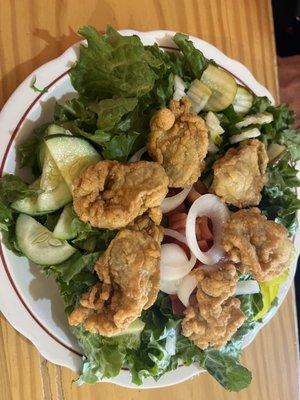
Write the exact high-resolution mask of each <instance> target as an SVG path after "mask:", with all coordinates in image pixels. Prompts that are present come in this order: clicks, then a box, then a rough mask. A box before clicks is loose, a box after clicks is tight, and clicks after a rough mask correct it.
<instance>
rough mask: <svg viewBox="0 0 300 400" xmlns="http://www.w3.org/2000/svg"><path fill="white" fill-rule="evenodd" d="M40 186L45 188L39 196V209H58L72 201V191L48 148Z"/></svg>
mask: <svg viewBox="0 0 300 400" xmlns="http://www.w3.org/2000/svg"><path fill="white" fill-rule="evenodd" d="M40 188H41V189H42V190H44V192H43V193H41V194H40V195H39V197H38V200H37V202H38V209H39V211H42V212H44V211H47V210H58V209H59V208H61V207H63V206H64V205H66V204H67V203H70V201H72V193H71V191H70V190H69V187H68V185H67V184H66V182H65V180H64V178H63V177H62V175H61V173H60V172H59V169H58V168H57V166H56V164H55V162H54V160H53V158H52V156H51V154H50V152H49V150H48V148H46V152H45V160H44V166H43V172H42V176H41V183H40Z"/></svg>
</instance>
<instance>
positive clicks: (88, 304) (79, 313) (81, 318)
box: [69, 217, 163, 336]
mask: <svg viewBox="0 0 300 400" xmlns="http://www.w3.org/2000/svg"><path fill="white" fill-rule="evenodd" d="M142 218H144V219H143V220H142ZM162 237H163V232H162V228H161V227H158V226H156V225H155V224H154V223H153V222H152V221H151V220H149V218H148V217H140V220H139V221H138V222H137V224H134V225H132V226H131V227H128V228H126V229H122V230H120V232H119V233H118V234H117V236H116V237H115V238H114V239H113V240H112V242H111V243H110V245H109V247H108V248H107V250H106V251H105V253H104V254H103V255H102V256H101V257H100V258H99V260H98V261H97V262H96V264H95V270H96V272H97V274H98V277H99V281H100V282H99V283H98V284H96V285H94V286H93V287H92V288H91V289H90V291H89V292H88V293H86V294H84V295H83V296H82V298H81V301H80V304H81V306H80V307H78V308H77V309H75V310H74V311H73V313H72V314H71V315H70V317H69V323H70V324H71V325H78V324H80V323H83V324H84V326H85V328H86V329H87V330H88V331H90V332H92V333H99V334H101V335H104V336H111V335H113V334H116V333H119V332H122V331H124V330H125V329H127V328H128V326H129V325H130V324H131V322H133V321H134V320H135V319H136V318H138V317H139V316H140V315H141V312H142V310H143V309H146V308H148V307H150V306H151V305H152V304H153V303H154V301H155V300H156V297H157V293H158V290H159V263H160V242H161V240H162Z"/></svg>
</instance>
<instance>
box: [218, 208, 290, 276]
mask: <svg viewBox="0 0 300 400" xmlns="http://www.w3.org/2000/svg"><path fill="white" fill-rule="evenodd" d="M222 243H223V246H224V249H225V251H227V252H228V254H229V257H230V260H231V261H233V262H235V263H238V264H239V266H240V268H241V270H243V271H249V272H251V274H252V276H253V277H254V278H255V279H257V280H258V281H268V280H270V279H272V278H274V277H276V276H278V275H280V274H281V272H282V271H284V270H285V269H287V268H288V267H289V266H290V265H291V262H292V260H293V257H294V246H293V244H292V242H291V241H290V240H289V238H288V233H287V230H286V229H285V227H284V226H283V225H281V224H277V223H276V222H274V221H269V220H267V218H266V217H265V216H263V215H261V212H260V210H259V209H258V208H251V209H248V210H240V211H238V212H236V213H233V214H232V215H231V217H230V220H229V221H228V222H227V224H226V225H225V227H224V230H223V238H222Z"/></svg>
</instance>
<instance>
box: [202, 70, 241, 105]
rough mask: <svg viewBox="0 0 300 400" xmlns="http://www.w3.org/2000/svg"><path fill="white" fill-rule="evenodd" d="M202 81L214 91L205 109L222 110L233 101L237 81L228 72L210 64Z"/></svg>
mask: <svg viewBox="0 0 300 400" xmlns="http://www.w3.org/2000/svg"><path fill="white" fill-rule="evenodd" d="M201 82H202V83H204V84H205V85H206V86H208V87H209V88H210V89H211V91H212V95H211V96H210V98H209V99H208V102H207V103H206V105H205V107H204V109H205V110H207V111H222V110H225V108H227V107H228V106H230V104H231V103H232V102H233V100H234V98H235V95H236V91H237V83H236V81H235V79H234V78H233V76H232V75H230V74H229V73H228V72H226V71H224V70H223V69H221V68H218V67H215V66H214V65H212V64H209V66H208V67H207V68H206V70H205V71H204V72H203V74H202V76H201Z"/></svg>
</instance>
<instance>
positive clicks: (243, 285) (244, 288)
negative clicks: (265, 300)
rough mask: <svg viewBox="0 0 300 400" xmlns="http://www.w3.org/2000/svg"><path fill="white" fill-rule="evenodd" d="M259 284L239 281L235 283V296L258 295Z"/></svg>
mask: <svg viewBox="0 0 300 400" xmlns="http://www.w3.org/2000/svg"><path fill="white" fill-rule="evenodd" d="M259 292H260V289H259V284H258V283H257V282H256V281H241V282H238V283H237V287H236V292H235V294H234V295H235V296H240V295H243V294H255V293H259Z"/></svg>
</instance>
